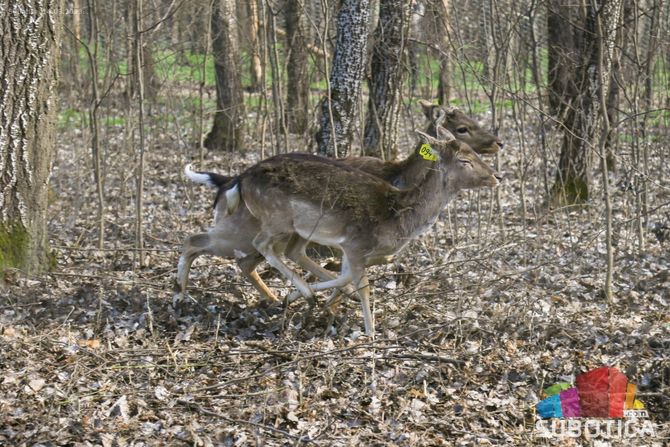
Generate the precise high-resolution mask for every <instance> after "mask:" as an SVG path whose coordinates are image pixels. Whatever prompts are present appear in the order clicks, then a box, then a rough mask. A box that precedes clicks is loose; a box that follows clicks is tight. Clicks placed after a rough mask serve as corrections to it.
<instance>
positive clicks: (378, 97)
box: [363, 0, 410, 160]
mask: <svg viewBox="0 0 670 447" xmlns="http://www.w3.org/2000/svg"><path fill="white" fill-rule="evenodd" d="M409 13H410V8H409V2H406V1H404V0H381V3H380V5H379V22H378V24H377V29H376V30H375V46H374V48H373V50H372V62H371V65H372V66H371V76H370V80H369V86H370V98H369V100H368V111H367V116H366V120H365V137H364V140H363V142H364V146H365V147H364V152H365V154H366V155H373V156H377V157H383V158H385V159H387V160H391V159H394V158H396V155H397V154H398V117H399V112H400V100H401V93H402V83H403V74H404V70H403V66H402V62H403V53H404V50H405V45H406V43H407V40H408V39H407V38H408V33H409V18H410V15H409Z"/></svg>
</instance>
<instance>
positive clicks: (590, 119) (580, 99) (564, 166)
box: [549, 0, 621, 206]
mask: <svg viewBox="0 0 670 447" xmlns="http://www.w3.org/2000/svg"><path fill="white" fill-rule="evenodd" d="M605 3H606V5H605V6H604V4H605ZM559 6H560V11H561V12H562V14H560V15H561V17H562V18H565V17H571V16H572V17H575V16H577V18H578V21H573V22H571V23H567V22H565V23H563V25H562V26H563V27H566V28H567V27H569V29H570V30H571V34H572V36H573V39H572V43H574V48H571V49H570V48H565V50H566V51H568V52H569V54H571V55H573V57H572V59H573V65H571V70H570V72H566V73H564V75H565V76H567V79H564V80H565V81H567V82H566V83H565V84H564V85H566V86H567V88H566V92H564V94H563V96H562V98H561V100H560V111H561V113H560V115H562V116H565V121H564V125H565V132H564V136H563V146H562V148H561V155H560V159H559V163H558V169H557V172H556V179H555V182H554V186H553V188H552V191H551V192H550V198H549V200H550V203H551V204H553V205H558V206H563V205H572V204H576V203H583V202H585V201H587V200H588V199H589V188H590V184H591V169H592V164H593V163H592V160H593V152H594V149H595V148H597V147H598V146H599V145H598V142H599V140H598V138H599V137H601V136H602V135H601V133H600V132H599V130H600V125H601V122H602V113H601V110H600V108H601V106H600V91H601V89H604V91H605V92H608V90H609V81H610V77H611V71H612V60H613V43H614V35H615V27H616V25H617V24H618V23H619V17H620V11H619V9H620V6H621V0H618V1H616V0H614V1H613V0H598V1H594V2H589V3H587V5H586V8H584V9H583V10H582V11H583V13H582V17H579V16H578V13H573V12H572V11H569V10H570V9H576V8H578V7H577V6H568V5H567V4H565V3H563V4H561V5H559ZM566 10H568V11H566ZM598 14H601V15H602V18H601V20H602V24H603V25H602V27H599V26H597V25H598ZM584 15H585V17H584ZM601 32H602V33H601ZM601 44H606V45H607V49H606V51H605V52H604V54H605V61H604V62H603V64H604V66H603V67H602V68H600V67H599V65H598V62H599V58H598V55H599V51H600V49H599V45H601ZM601 71H603V72H604V73H605V74H606V76H604V77H601V76H598V74H599V73H600V72H601ZM600 79H605V82H604V84H606V85H603V83H601V82H600ZM572 86H574V88H573V87H572ZM605 137H606V136H605ZM600 155H603V156H604V155H605V154H600Z"/></svg>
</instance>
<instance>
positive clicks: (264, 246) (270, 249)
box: [253, 231, 314, 300]
mask: <svg viewBox="0 0 670 447" xmlns="http://www.w3.org/2000/svg"><path fill="white" fill-rule="evenodd" d="M281 240H282V236H281V235H275V236H272V235H270V234H268V233H265V232H263V231H261V232H260V233H259V234H258V235H257V236H256V237H255V238H254V241H253V244H254V247H256V250H258V251H259V252H260V254H262V255H263V257H264V258H265V260H266V261H267V262H268V264H270V265H271V266H272V267H274V268H276V269H277V270H279V273H281V274H282V275H284V277H285V278H286V279H288V280H289V281H290V282H291V283H293V285H294V286H295V287H296V288H297V289H298V290H299V291H300V293H301V294H302V296H304V297H305V298H307V299H308V300H309V299H312V296H313V295H314V293H313V292H312V289H311V288H310V287H309V285H307V283H306V282H305V281H304V280H303V279H302V278H301V277H300V276H299V275H298V274H297V273H296V272H295V271H293V270H291V269H290V268H289V266H287V265H286V264H284V262H282V260H281V259H279V257H278V256H277V254H276V253H275V251H274V244H275V243H277V242H280V241H281Z"/></svg>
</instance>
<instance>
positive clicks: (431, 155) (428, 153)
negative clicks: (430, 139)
mask: <svg viewBox="0 0 670 447" xmlns="http://www.w3.org/2000/svg"><path fill="white" fill-rule="evenodd" d="M419 155H421V156H422V157H423V158H424V159H425V160H430V161H437V154H436V153H435V152H433V148H432V147H430V144H428V143H423V144H422V145H421V147H420V148H419Z"/></svg>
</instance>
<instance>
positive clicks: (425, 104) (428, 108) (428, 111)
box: [417, 99, 440, 121]
mask: <svg viewBox="0 0 670 447" xmlns="http://www.w3.org/2000/svg"><path fill="white" fill-rule="evenodd" d="M417 102H418V103H419V105H420V106H421V110H422V111H423V114H424V115H425V117H426V119H428V120H429V121H435V117H436V114H435V112H436V111H439V110H440V106H437V105H435V104H433V103H432V102H430V101H426V100H425V99H419V100H418V101H417Z"/></svg>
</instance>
